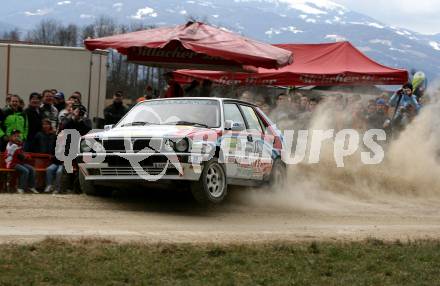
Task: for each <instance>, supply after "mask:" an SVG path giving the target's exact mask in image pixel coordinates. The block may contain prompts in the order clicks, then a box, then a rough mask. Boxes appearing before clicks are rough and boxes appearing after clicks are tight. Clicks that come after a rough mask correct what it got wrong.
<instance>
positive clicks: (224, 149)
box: [220, 102, 254, 179]
mask: <svg viewBox="0 0 440 286" xmlns="http://www.w3.org/2000/svg"><path fill="white" fill-rule="evenodd" d="M223 111H224V120H225V122H226V121H228V120H229V121H233V122H234V123H239V124H240V125H241V126H243V130H225V132H224V133H223V135H222V138H221V156H220V159H221V160H222V161H223V163H224V164H225V167H226V174H227V176H228V177H229V178H236V179H249V178H251V177H252V174H251V171H252V170H251V168H250V167H249V164H247V163H246V162H247V160H248V159H247V156H246V153H249V152H250V151H251V150H253V148H254V146H253V143H252V142H250V141H249V140H248V139H249V138H248V137H247V125H246V120H245V119H244V117H243V113H242V111H241V109H240V107H239V106H238V105H237V104H236V103H233V102H231V103H225V104H224V109H223Z"/></svg>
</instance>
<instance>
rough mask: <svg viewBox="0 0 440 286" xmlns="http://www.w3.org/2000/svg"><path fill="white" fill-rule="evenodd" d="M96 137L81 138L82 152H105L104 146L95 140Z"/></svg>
mask: <svg viewBox="0 0 440 286" xmlns="http://www.w3.org/2000/svg"><path fill="white" fill-rule="evenodd" d="M94 140H96V139H92V140H90V139H89V140H88V139H84V140H81V143H80V147H81V152H82V153H89V152H96V153H103V152H105V149H104V146H102V144H101V143H100V142H98V141H94Z"/></svg>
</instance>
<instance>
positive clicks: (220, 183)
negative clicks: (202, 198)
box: [205, 164, 225, 198]
mask: <svg viewBox="0 0 440 286" xmlns="http://www.w3.org/2000/svg"><path fill="white" fill-rule="evenodd" d="M205 183H206V188H207V189H208V192H209V194H210V195H211V196H212V197H213V198H220V197H221V196H222V195H223V192H224V189H225V173H224V172H223V168H222V167H221V166H220V165H218V164H211V165H210V166H209V168H208V170H207V171H206V178H205Z"/></svg>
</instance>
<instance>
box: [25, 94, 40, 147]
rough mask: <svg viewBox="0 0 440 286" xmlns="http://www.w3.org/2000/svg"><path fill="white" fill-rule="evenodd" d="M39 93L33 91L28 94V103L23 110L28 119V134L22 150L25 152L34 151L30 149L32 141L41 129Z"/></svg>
mask: <svg viewBox="0 0 440 286" xmlns="http://www.w3.org/2000/svg"><path fill="white" fill-rule="evenodd" d="M40 104H41V95H40V94H39V93H37V92H33V93H31V94H30V95H29V105H28V107H27V108H26V109H25V110H24V114H25V115H26V118H27V120H28V124H29V127H28V134H27V138H26V141H25V142H24V150H25V151H26V152H34V151H33V150H32V141H33V140H34V138H35V135H36V134H37V133H38V132H40V131H41V119H42V114H41V110H40Z"/></svg>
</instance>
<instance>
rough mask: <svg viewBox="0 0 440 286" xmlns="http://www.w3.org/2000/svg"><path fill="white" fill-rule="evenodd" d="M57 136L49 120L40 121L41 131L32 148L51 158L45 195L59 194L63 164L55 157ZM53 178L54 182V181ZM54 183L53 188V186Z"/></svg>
mask: <svg viewBox="0 0 440 286" xmlns="http://www.w3.org/2000/svg"><path fill="white" fill-rule="evenodd" d="M56 141H57V136H56V135H55V131H54V130H53V129H52V125H51V122H50V120H49V119H43V120H42V131H41V132H39V133H38V134H37V135H36V136H35V140H34V146H35V147H34V148H35V152H36V153H41V154H48V155H51V156H52V164H51V165H50V166H49V167H48V168H47V169H46V188H45V189H44V192H45V193H50V192H51V191H52V189H54V193H60V192H61V177H62V175H63V164H62V162H61V161H59V160H57V159H56V157H55V145H56ZM54 178H55V180H54ZM54 181H55V186H54V185H53V183H54Z"/></svg>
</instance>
